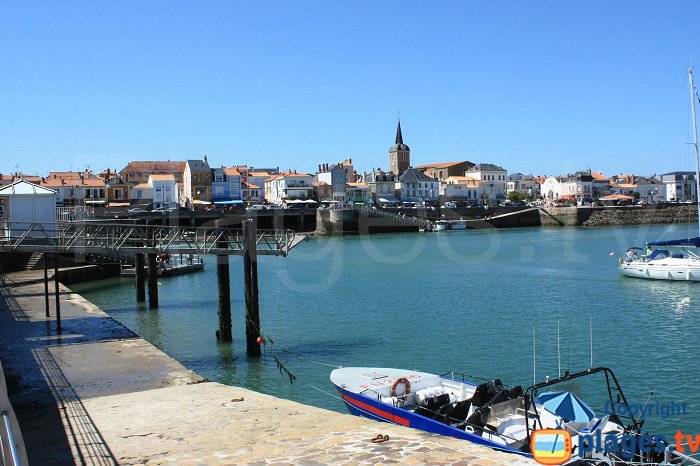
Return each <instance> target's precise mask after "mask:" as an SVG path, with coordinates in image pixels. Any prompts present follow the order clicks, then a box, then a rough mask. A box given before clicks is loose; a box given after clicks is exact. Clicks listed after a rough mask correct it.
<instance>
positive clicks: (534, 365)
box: [532, 325, 537, 385]
mask: <svg viewBox="0 0 700 466" xmlns="http://www.w3.org/2000/svg"><path fill="white" fill-rule="evenodd" d="M536 342H537V340H535V326H534V325H533V326H532V384H533V385H537V343H536Z"/></svg>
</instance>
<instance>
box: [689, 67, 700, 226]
mask: <svg viewBox="0 0 700 466" xmlns="http://www.w3.org/2000/svg"><path fill="white" fill-rule="evenodd" d="M688 79H689V80H690V108H691V109H692V111H693V148H695V197H696V198H697V199H696V200H697V204H698V212H700V157H698V125H697V122H696V120H695V85H694V84H693V68H692V67H691V68H688ZM698 236H700V215H698Z"/></svg>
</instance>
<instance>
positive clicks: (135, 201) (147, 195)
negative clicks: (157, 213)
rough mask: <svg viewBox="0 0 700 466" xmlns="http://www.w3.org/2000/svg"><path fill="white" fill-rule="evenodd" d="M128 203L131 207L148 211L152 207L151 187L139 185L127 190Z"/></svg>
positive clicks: (144, 184) (146, 184)
mask: <svg viewBox="0 0 700 466" xmlns="http://www.w3.org/2000/svg"><path fill="white" fill-rule="evenodd" d="M129 203H130V204H131V205H133V206H139V207H142V208H146V209H150V208H151V206H152V205H153V186H151V185H150V184H148V183H139V184H137V185H135V186H132V187H131V188H130V189H129Z"/></svg>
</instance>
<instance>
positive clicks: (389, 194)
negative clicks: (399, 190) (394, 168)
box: [362, 169, 396, 202]
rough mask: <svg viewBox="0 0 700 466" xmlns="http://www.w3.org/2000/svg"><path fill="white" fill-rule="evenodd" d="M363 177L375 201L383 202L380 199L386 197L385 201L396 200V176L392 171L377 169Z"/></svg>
mask: <svg viewBox="0 0 700 466" xmlns="http://www.w3.org/2000/svg"><path fill="white" fill-rule="evenodd" d="M362 178H363V180H364V182H365V183H367V186H368V188H369V194H370V196H371V197H372V200H373V201H376V202H382V201H380V199H384V202H387V201H388V202H395V201H396V176H395V175H394V174H393V173H392V172H385V171H384V170H381V169H377V170H372V172H371V173H365V174H364V176H363V177H362Z"/></svg>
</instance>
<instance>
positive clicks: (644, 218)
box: [581, 204, 698, 226]
mask: <svg viewBox="0 0 700 466" xmlns="http://www.w3.org/2000/svg"><path fill="white" fill-rule="evenodd" d="M697 221H698V213H697V208H696V206H695V205H692V204H689V205H663V206H653V207H651V206H647V207H610V208H606V209H604V210H596V211H594V212H591V214H590V216H588V218H586V219H585V220H584V221H583V222H581V225H583V226H610V225H647V224H655V223H688V222H697Z"/></svg>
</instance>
